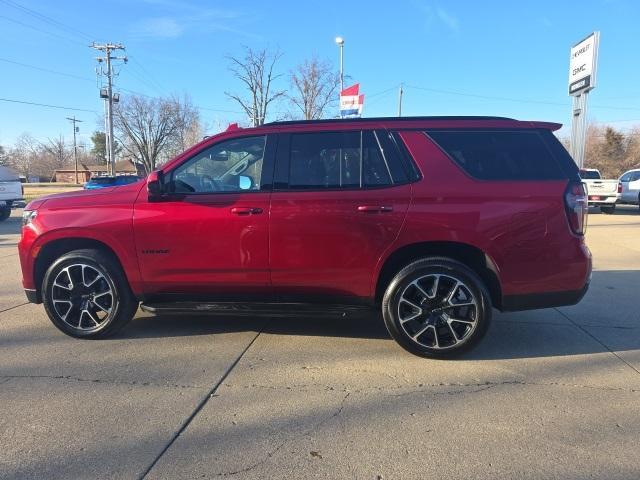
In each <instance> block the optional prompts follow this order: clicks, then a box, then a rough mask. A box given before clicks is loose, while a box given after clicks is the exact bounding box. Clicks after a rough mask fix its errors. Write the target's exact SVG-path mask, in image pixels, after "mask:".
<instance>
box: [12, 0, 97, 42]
mask: <svg viewBox="0 0 640 480" xmlns="http://www.w3.org/2000/svg"><path fill="white" fill-rule="evenodd" d="M0 3H4V4H5V5H8V6H10V7H13V8H15V9H17V10H21V11H22V12H23V13H26V14H27V15H30V16H32V17H34V18H36V19H37V20H40V21H41V22H45V23H48V24H49V25H52V26H54V27H56V28H58V29H60V30H67V32H69V33H73V34H75V35H79V36H81V37H84V38H86V39H88V40H91V39H92V37H91V36H90V35H88V34H86V33H84V32H82V31H80V30H78V29H77V28H75V27H71V26H69V25H67V24H65V23H62V22H60V21H58V20H56V19H55V18H51V17H49V16H47V15H44V14H43V13H40V12H36V11H35V10H32V9H30V8H28V7H25V6H24V5H20V4H19V3H17V2H14V1H12V0H0Z"/></svg>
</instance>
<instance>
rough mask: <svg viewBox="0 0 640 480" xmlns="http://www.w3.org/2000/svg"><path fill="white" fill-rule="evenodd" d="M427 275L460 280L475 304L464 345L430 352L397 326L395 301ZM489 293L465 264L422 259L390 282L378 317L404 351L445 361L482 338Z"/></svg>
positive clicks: (488, 316) (486, 326)
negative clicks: (473, 320)
mask: <svg viewBox="0 0 640 480" xmlns="http://www.w3.org/2000/svg"><path fill="white" fill-rule="evenodd" d="M429 274H444V275H448V276H451V277H453V278H457V279H459V280H461V281H462V282H463V283H464V284H465V285H466V286H467V287H468V288H469V289H470V290H471V293H472V294H473V295H474V296H475V298H476V299H477V301H478V312H477V317H478V318H477V320H476V321H477V322H478V323H477V325H476V328H475V330H474V331H473V333H471V335H470V336H469V337H468V338H467V339H466V340H465V342H464V343H462V344H460V345H459V346H456V347H454V348H450V349H443V350H441V349H431V348H428V347H423V346H421V345H419V344H417V343H415V342H414V341H413V340H411V339H410V338H409V337H408V335H407V333H406V332H405V331H404V329H403V328H402V326H401V325H400V320H399V318H398V315H397V308H398V302H399V300H400V297H401V295H402V293H403V291H404V290H405V288H406V287H407V286H408V285H409V284H410V283H411V282H412V281H414V280H415V279H416V278H419V277H422V276H425V275H429ZM491 313H492V311H491V301H490V297H489V293H488V291H487V289H486V287H485V286H484V283H483V282H482V280H481V279H480V277H479V276H478V275H477V274H475V273H474V272H473V271H472V270H471V269H469V268H468V267H467V266H466V265H464V264H462V263H459V262H456V261H454V260H448V259H424V260H419V261H417V262H414V263H412V264H410V265H408V266H407V267H405V268H403V269H402V270H401V271H400V272H399V273H398V274H397V275H396V276H395V277H394V278H393V280H392V281H391V283H390V284H389V286H388V287H387V290H386V292H385V295H384V298H383V301H382V314H383V317H384V321H385V325H386V327H387V330H388V331H389V333H390V334H391V336H392V337H393V338H394V340H396V341H397V342H398V343H399V344H400V346H402V347H403V348H404V349H405V350H407V351H409V352H411V353H413V354H416V355H419V356H423V357H430V358H449V357H453V356H456V355H459V354H461V353H462V352H465V351H467V350H469V349H471V348H472V347H474V346H475V345H476V344H477V342H478V341H479V340H480V339H481V338H482V337H483V336H484V334H485V333H486V331H487V328H488V327H489V323H490V321H491Z"/></svg>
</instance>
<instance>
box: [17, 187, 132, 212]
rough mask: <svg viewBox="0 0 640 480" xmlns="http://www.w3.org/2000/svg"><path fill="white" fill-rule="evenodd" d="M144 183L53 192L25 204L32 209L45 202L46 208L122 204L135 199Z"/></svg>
mask: <svg viewBox="0 0 640 480" xmlns="http://www.w3.org/2000/svg"><path fill="white" fill-rule="evenodd" d="M144 185H145V184H144V183H142V184H141V183H140V182H137V183H132V184H130V185H122V186H118V187H104V188H99V189H96V190H74V191H73V192H64V193H53V194H51V195H44V196H42V197H39V198H37V199H35V200H33V201H31V202H29V204H28V205H27V206H26V209H27V210H33V209H35V208H39V207H41V206H43V205H45V204H46V207H47V208H72V207H73V208H75V207H101V206H110V205H114V204H118V205H122V204H123V203H125V204H126V203H131V204H133V202H134V201H135V199H136V197H137V196H138V192H139V191H140V189H141V188H142V187H143V186H144Z"/></svg>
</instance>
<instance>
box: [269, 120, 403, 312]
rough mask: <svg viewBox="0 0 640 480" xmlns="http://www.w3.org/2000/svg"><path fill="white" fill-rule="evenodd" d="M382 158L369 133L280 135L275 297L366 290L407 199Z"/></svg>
mask: <svg viewBox="0 0 640 480" xmlns="http://www.w3.org/2000/svg"><path fill="white" fill-rule="evenodd" d="M385 157H386V158H385ZM389 160H390V158H389V156H385V155H383V154H382V151H381V149H380V143H379V138H378V137H377V136H376V134H374V132H373V131H360V130H357V131H346V132H319V133H292V134H290V135H289V134H283V135H282V136H281V138H280V140H279V142H278V154H277V160H276V162H277V166H276V175H275V178H274V188H275V189H274V192H273V194H272V199H271V226H270V238H271V242H270V243H271V278H272V283H273V287H274V291H275V293H276V294H278V296H279V297H281V298H282V297H286V298H290V299H292V300H295V299H309V300H316V299H317V300H328V299H331V300H333V301H341V300H344V299H345V297H349V299H354V297H361V298H362V297H367V296H369V295H370V293H371V287H372V277H373V272H374V270H375V267H376V264H377V261H378V259H379V258H380V257H381V256H382V254H383V253H384V251H385V250H386V249H387V248H388V247H389V246H390V245H391V244H392V242H393V240H394V239H395V238H396V236H397V235H398V232H399V230H400V227H401V225H402V221H403V219H404V216H405V214H406V211H407V208H408V205H409V200H410V192H411V186H410V185H408V184H407V176H406V175H404V176H403V174H402V173H398V174H397V175H396V178H394V171H396V172H399V170H398V169H395V168H394V165H389ZM397 176H399V177H401V178H397Z"/></svg>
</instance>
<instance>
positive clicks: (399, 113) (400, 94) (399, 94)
mask: <svg viewBox="0 0 640 480" xmlns="http://www.w3.org/2000/svg"><path fill="white" fill-rule="evenodd" d="M402 93H403V90H402V83H401V84H400V90H399V91H398V116H399V117H401V116H402Z"/></svg>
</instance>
